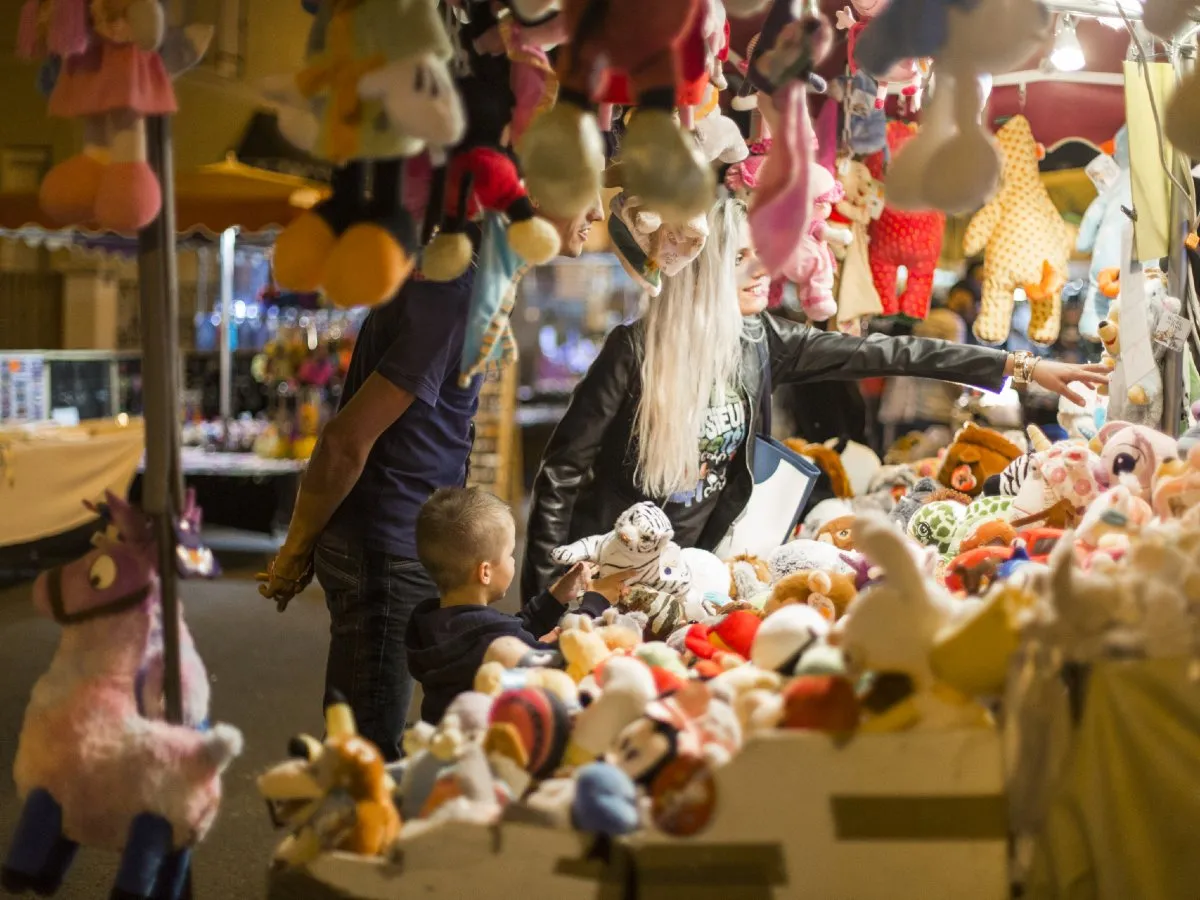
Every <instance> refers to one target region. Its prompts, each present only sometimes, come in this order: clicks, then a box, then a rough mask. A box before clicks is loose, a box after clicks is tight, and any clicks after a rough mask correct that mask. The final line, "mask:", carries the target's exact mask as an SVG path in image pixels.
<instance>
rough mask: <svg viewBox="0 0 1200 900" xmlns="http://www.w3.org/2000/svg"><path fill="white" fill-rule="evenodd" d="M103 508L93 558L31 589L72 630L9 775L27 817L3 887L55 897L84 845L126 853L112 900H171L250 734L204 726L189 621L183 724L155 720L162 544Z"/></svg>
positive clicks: (131, 518)
mask: <svg viewBox="0 0 1200 900" xmlns="http://www.w3.org/2000/svg"><path fill="white" fill-rule="evenodd" d="M106 503H107V507H108V517H109V520H110V523H111V524H110V526H109V528H108V530H107V531H106V532H104V533H103V534H100V535H97V537H96V538H95V540H94V541H93V543H94V544H95V549H93V550H92V551H91V552H90V553H88V554H87V555H86V556H84V557H83V558H82V559H79V560H76V561H75V562H73V563H70V564H68V565H66V566H63V567H61V568H57V569H52V570H51V571H49V572H46V573H43V574H42V575H41V576H40V577H39V578H38V580H37V581H36V582H35V584H34V590H33V599H34V606H35V607H36V609H37V610H38V612H39V613H41V614H42V615H44V616H47V617H49V618H53V619H54V621H56V622H57V623H58V624H59V625H60V626H61V627H62V629H63V632H62V639H61V640H60V642H59V646H58V650H57V651H56V652H55V654H54V659H53V660H52V661H51V663H50V668H49V670H48V671H47V672H46V673H45V674H44V675H43V676H42V677H41V678H40V679H39V680H38V682H37V684H36V685H34V688H33V696H32V698H31V699H30V701H29V706H28V708H27V709H26V711H25V722H24V725H23V727H22V729H21V736H20V741H19V743H18V746H17V759H16V765H15V767H14V774H15V777H16V782H17V791H18V793H19V795H20V796H21V798H22V800H23V802H24V807H23V809H22V811H21V817H20V821H19V822H18V824H17V829H16V833H15V834H14V836H13V841H12V845H11V846H10V847H9V850H8V855H7V857H6V858H5V860H4V863H3V867H2V868H0V887H3V889H4V890H6V891H9V892H12V893H17V894H20V893H23V892H25V891H28V890H32V891H34V892H35V893H37V894H39V895H41V896H50V895H53V894H54V893H56V892H57V890H58V888H59V886H60V885H61V883H62V880H63V877H64V876H65V875H66V872H67V869H68V868H69V867H70V865H71V862H72V860H73V858H74V855H75V851H76V849H77V848H78V846H79V845H81V844H82V845H86V846H89V847H100V848H105V849H109V850H115V851H119V852H120V853H121V855H122V856H121V866H120V869H119V872H118V875H117V881H116V884H115V886H114V887H113V889H112V892H111V893H110V895H109V897H110V900H152V898H153V900H176V898H178V897H179V896H180V893H181V891H182V889H183V885H184V884H185V883H186V880H187V874H188V869H189V865H190V848H191V847H192V846H193V845H194V844H196V843H197V842H198V841H199V840H201V839H202V838H203V837H204V835H205V833H206V832H207V831H208V829H209V827H210V826H211V825H212V823H213V820H214V819H215V817H216V814H217V808H218V806H219V804H220V799H221V777H220V776H221V773H222V772H223V771H224V770H225V769H226V768H227V767H228V765H229V763H230V762H231V761H232V760H233V759H234V758H235V757H236V756H238V754H239V753H241V749H242V735H241V732H239V731H238V730H237V729H236V728H234V727H232V726H230V725H215V726H213V727H212V728H208V727H207V723H206V720H207V717H208V679H207V676H206V674H205V671H204V666H203V664H202V663H201V662H200V658H199V656H198V655H197V654H196V650H195V647H194V645H193V644H192V640H191V636H190V635H189V633H188V631H187V628H186V626H185V625H184V623H183V621H182V619H181V620H180V622H179V632H180V635H179V636H180V650H181V656H182V661H183V672H182V675H183V679H182V681H183V695H184V696H183V700H184V703H183V706H184V720H185V723H186V724H184V725H170V724H167V723H166V722H164V721H162V719H161V718H159V715H160V711H161V705H160V697H158V696H155V694H156V693H157V691H156V689H157V687H158V686H159V685H160V684H161V682H162V672H163V666H162V634H161V630H162V629H161V625H162V606H161V604H160V602H159V577H158V571H157V569H156V561H157V552H158V551H157V545H156V542H155V540H154V538H153V533H152V531H151V528H150V524H149V522H148V520H147V519H146V517H145V516H144V515H143V514H141V513H140V512H139V511H137V510H136V509H134V508H133V507H131V506H129V505H128V504H127V503H125V502H124V501H123V500H121V499H119V498H118V497H115V496H113V495H112V494H109V495H108V496H107V498H106ZM193 514H194V513H193ZM189 524H190V523H188V522H185V523H184V525H183V529H184V530H185V531H186V530H187V529H188V526H189Z"/></svg>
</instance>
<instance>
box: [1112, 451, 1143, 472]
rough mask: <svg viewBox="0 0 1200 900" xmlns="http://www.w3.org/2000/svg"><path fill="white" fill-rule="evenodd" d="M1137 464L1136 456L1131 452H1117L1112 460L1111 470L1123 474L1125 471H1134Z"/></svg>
mask: <svg viewBox="0 0 1200 900" xmlns="http://www.w3.org/2000/svg"><path fill="white" fill-rule="evenodd" d="M1137 464H1138V461H1137V458H1136V457H1135V456H1134V455H1133V454H1132V453H1118V454H1117V457H1116V459H1114V460H1113V472H1114V473H1115V474H1117V475H1124V474H1125V473H1127V472H1133V471H1135V470H1136V469H1137Z"/></svg>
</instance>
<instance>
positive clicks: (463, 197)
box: [421, 75, 559, 281]
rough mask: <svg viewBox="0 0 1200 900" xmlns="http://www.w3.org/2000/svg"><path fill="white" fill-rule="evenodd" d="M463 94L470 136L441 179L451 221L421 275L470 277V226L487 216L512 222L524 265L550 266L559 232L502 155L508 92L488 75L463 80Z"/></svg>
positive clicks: (516, 247) (446, 222)
mask: <svg viewBox="0 0 1200 900" xmlns="http://www.w3.org/2000/svg"><path fill="white" fill-rule="evenodd" d="M458 90H459V93H460V95H461V96H462V99H463V105H464V106H465V107H466V111H467V123H468V124H467V133H466V135H465V137H464V138H463V140H462V143H461V144H459V145H458V147H457V148H456V149H455V151H454V154H453V155H452V156H451V157H450V162H449V164H448V165H447V166H446V168H445V170H444V171H443V172H441V173H440V175H439V177H440V178H441V179H444V181H443V183H444V185H445V191H444V194H445V197H444V203H443V204H442V211H443V212H444V213H445V215H446V218H445V219H444V220H443V221H442V225H441V230H440V231H439V233H438V235H437V236H436V237H435V238H434V239H433V241H432V242H431V243H430V244H429V246H428V247H426V248H425V253H424V256H423V257H422V259H421V273H422V274H423V275H424V276H425V277H426V278H428V279H430V280H431V281H453V280H454V279H455V278H457V277H458V276H460V275H461V274H462V273H463V272H465V271H466V270H467V267H468V266H470V265H471V255H472V252H473V248H472V246H471V241H470V239H469V238H468V237H467V235H466V234H465V230H466V224H467V222H468V221H469V220H471V219H473V218H476V217H477V216H479V215H480V214H481V213H482V212H483V211H484V210H490V211H492V212H498V213H504V214H505V215H506V216H507V217H508V219H509V223H510V224H509V226H508V229H507V234H508V242H509V245H510V246H511V247H512V249H513V250H515V251H516V252H517V253H518V254H519V255H520V256H521V258H522V259H523V260H525V262H527V263H529V264H530V265H535V266H540V265H542V264H543V263H547V262H549V261H550V260H551V259H553V258H554V256H555V255H556V254H557V253H558V250H559V238H558V232H557V231H556V230H555V229H554V226H553V225H551V224H550V223H549V222H547V221H546V220H545V219H542V218H540V217H539V216H536V215H534V211H533V204H532V203H531V202H530V200H529V195H528V194H527V193H526V191H525V185H524V184H522V183H521V175H520V173H519V172H518V171H517V165H516V163H515V162H513V160H512V158H511V157H510V156H509V155H508V154H507V153H506V152H505V151H504V150H503V149H501V140H502V137H503V134H504V129H505V127H506V126H507V124H508V122H509V119H510V118H511V114H512V111H511V109H510V107H509V106H508V105H507V104H506V103H505V100H506V94H505V92H503V91H499V90H496V88H495V87H494V86H493V85H489V84H488V81H487V78H486V76H483V75H475V76H470V77H467V78H463V79H460V80H459V81H458ZM435 197H436V193H435Z"/></svg>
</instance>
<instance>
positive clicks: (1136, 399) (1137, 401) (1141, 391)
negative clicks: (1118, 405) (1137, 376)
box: [1129, 384, 1150, 406]
mask: <svg viewBox="0 0 1200 900" xmlns="http://www.w3.org/2000/svg"><path fill="white" fill-rule="evenodd" d="M1129 402H1130V403H1132V404H1133V405H1134V406H1145V405H1146V404H1147V403H1149V402H1150V397H1149V395H1148V394H1147V393H1146V389H1145V388H1144V387H1142V386H1141V385H1140V384H1135V385H1134V386H1133V387H1131V388H1130V389H1129Z"/></svg>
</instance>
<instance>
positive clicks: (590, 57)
mask: <svg viewBox="0 0 1200 900" xmlns="http://www.w3.org/2000/svg"><path fill="white" fill-rule="evenodd" d="M700 9H701V4H700V0H656V2H655V3H649V4H648V3H644V2H642V0H609V2H607V3H603V4H600V3H595V2H592V0H564V2H563V4H562V14H563V16H564V17H565V19H566V24H567V30H568V33H569V34H570V35H571V42H570V44H569V45H568V46H564V47H561V48H559V61H558V78H559V92H558V103H557V104H556V105H555V107H554V108H553V109H551V110H549V111H548V112H546V113H544V114H543V115H541V116H539V117H538V118H537V119H535V120H534V122H533V123H532V124H531V125H530V126H529V128H528V129H527V130H526V131H525V133H524V135H523V136H522V138H521V142H520V144H519V146H518V152H519V155H520V158H521V163H522V165H523V167H524V169H525V173H526V176H527V177H528V179H529V188H530V191H531V192H532V194H533V195H534V197H536V198H537V201H538V203H539V204H540V205H541V207H542V208H543V209H544V210H545V211H546V213H547V214H548V215H553V216H555V217H561V218H572V217H574V216H576V215H578V214H579V213H581V212H582V211H583V210H585V209H587V207H588V206H589V205H590V204H592V203H593V202H594V201H595V198H596V196H597V195H598V194H599V192H600V186H601V176H602V174H603V171H604V144H603V140H602V138H601V135H600V129H599V125H598V122H597V120H596V116H595V111H596V102H595V101H596V99H597V96H598V94H597V90H596V88H597V85H599V89H600V92H601V93H600V94H599V96H603V91H604V90H605V89H606V87H607V82H606V78H607V77H608V76H609V75H611V74H613V73H614V72H624V73H625V74H626V75H627V76H628V77H629V79H630V84H629V88H630V93H631V94H632V95H633V96H634V97H636V100H637V106H638V109H637V112H635V113H634V115H633V117H632V119H631V120H630V123H629V126H628V128H627V129H626V132H625V139H624V141H623V143H622V153H621V159H622V162H623V163H624V165H625V167H626V187H627V188H628V190H629V192H630V193H632V194H634V195H636V196H638V197H640V198H642V200H643V201H644V202H645V203H646V204H647V206H649V207H650V208H652V209H655V210H656V211H657V212H659V213H660V214H661V215H663V216H664V217H666V218H679V219H687V218H690V217H691V216H694V215H696V214H697V213H701V212H705V211H707V209H708V208H709V206H710V205H711V204H712V200H713V191H714V188H715V179H714V174H713V172H712V170H711V169H710V167H709V166H708V165H707V163H705V161H704V160H703V159H702V158H701V155H700V153H699V150H698V149H697V147H696V143H695V141H693V140H691V139H690V137H689V136H688V134H687V132H685V131H684V130H683V129H681V128H680V125H679V123H678V122H676V120H675V117H674V109H675V105H676V102H677V90H678V86H679V84H680V83H681V81H686V80H687V78H688V77H689V75H688V73H687V72H685V71H683V67H682V64H683V62H684V59H683V58H682V55H681V52H680V50H681V48H682V46H683V44H684V42H685V41H686V40H687V38H688V37H689V35H692V34H693V33H694V25H695V18H696V16H697V15H699V14H700ZM701 60H703V56H701ZM699 74H700V73H698V72H694V73H692V75H691V77H696V76H698V75H699Z"/></svg>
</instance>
